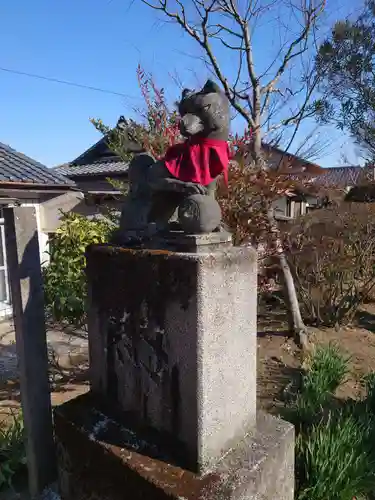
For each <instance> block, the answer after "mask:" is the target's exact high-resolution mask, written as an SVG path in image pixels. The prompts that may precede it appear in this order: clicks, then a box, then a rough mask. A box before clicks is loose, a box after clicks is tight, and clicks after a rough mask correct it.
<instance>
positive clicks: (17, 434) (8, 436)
mask: <svg viewBox="0 0 375 500" xmlns="http://www.w3.org/2000/svg"><path fill="white" fill-rule="evenodd" d="M25 464H26V449H25V432H24V426H23V419H22V415H21V414H19V415H18V416H14V417H13V421H12V423H11V425H10V426H8V425H6V424H5V423H4V422H0V489H3V488H5V487H9V486H11V484H12V479H13V477H14V475H15V474H16V473H17V472H18V471H19V470H20V468H21V467H22V466H23V465H25Z"/></svg>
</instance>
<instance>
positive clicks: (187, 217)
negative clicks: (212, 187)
mask: <svg viewBox="0 0 375 500" xmlns="http://www.w3.org/2000/svg"><path fill="white" fill-rule="evenodd" d="M178 220H179V222H180V224H181V227H182V230H183V231H184V232H185V233H186V234H204V233H206V234H207V233H211V232H212V231H214V230H215V229H216V228H217V227H219V225H220V221H221V210H220V206H219V204H218V202H217V201H216V200H215V197H214V196H207V195H202V194H194V195H191V196H187V197H186V198H185V199H184V200H183V201H182V203H180V205H179V207H178Z"/></svg>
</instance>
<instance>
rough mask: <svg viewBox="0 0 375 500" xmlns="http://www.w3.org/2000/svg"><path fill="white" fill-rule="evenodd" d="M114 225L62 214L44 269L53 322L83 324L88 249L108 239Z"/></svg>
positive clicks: (46, 294)
mask: <svg viewBox="0 0 375 500" xmlns="http://www.w3.org/2000/svg"><path fill="white" fill-rule="evenodd" d="M111 230H112V226H111V224H110V223H109V222H108V221H106V220H89V219H87V218H86V217H83V216H81V215H78V214H73V213H69V214H63V217H62V222H61V226H60V228H59V229H58V230H57V231H56V233H55V235H54V237H53V240H52V241H51V242H50V264H49V265H48V267H46V269H45V271H44V289H45V300H46V308H47V314H49V315H50V317H51V318H52V319H53V320H54V321H67V322H68V323H70V324H75V325H82V324H84V323H85V318H86V308H85V305H86V304H85V303H86V296H87V290H86V279H85V275H84V269H85V265H86V261H85V251H86V247H87V246H88V245H89V244H91V243H104V242H106V241H108V238H109V235H110V233H111Z"/></svg>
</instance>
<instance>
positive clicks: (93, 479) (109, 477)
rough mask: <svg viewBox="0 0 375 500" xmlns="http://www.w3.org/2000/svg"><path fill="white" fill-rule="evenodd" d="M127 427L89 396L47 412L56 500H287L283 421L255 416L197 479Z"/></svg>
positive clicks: (163, 444)
mask: <svg viewBox="0 0 375 500" xmlns="http://www.w3.org/2000/svg"><path fill="white" fill-rule="evenodd" d="M128 423H129V426H128V425H127V424H126V422H125V421H124V422H123V423H122V424H120V423H118V421H117V420H116V419H115V418H113V415H111V416H108V413H107V410H106V409H103V408H102V407H101V406H100V403H98V401H93V399H92V396H90V394H87V395H83V396H80V397H79V398H77V399H75V400H72V401H69V402H68V403H65V404H64V405H62V406H60V407H59V408H57V409H56V410H55V428H56V439H57V450H58V460H59V478H60V495H61V498H62V500H127V499H129V500H163V499H170V500H173V499H176V500H193V499H194V500H224V499H225V500H229V499H238V500H240V499H241V500H293V498H294V491H293V484H294V429H293V426H292V425H290V424H288V423H286V422H283V421H280V420H278V419H276V418H274V417H271V416H269V415H266V414H263V413H258V415H257V425H256V427H255V428H254V430H253V432H251V433H249V434H247V435H245V436H244V437H243V438H242V439H241V440H240V441H239V442H238V443H237V445H236V447H234V448H233V449H231V450H229V451H228V453H227V454H226V455H225V456H224V457H223V458H222V459H221V460H220V461H219V462H218V463H217V464H216V465H215V466H214V467H212V468H210V469H209V470H207V471H206V472H205V473H204V474H195V473H193V472H191V471H189V470H187V469H184V468H182V467H181V459H183V457H181V456H180V457H179V456H178V455H179V454H178V450H177V449H175V448H173V445H171V446H170V443H169V442H168V440H165V439H164V437H163V436H162V435H159V434H153V431H152V430H149V431H147V430H143V431H139V430H137V429H136V427H134V422H133V421H129V422H128ZM129 427H130V428H129ZM135 429H136V430H135Z"/></svg>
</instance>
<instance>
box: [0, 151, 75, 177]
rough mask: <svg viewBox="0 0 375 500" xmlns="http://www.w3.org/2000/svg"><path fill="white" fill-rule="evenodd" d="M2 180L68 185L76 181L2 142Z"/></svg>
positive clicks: (0, 157) (0, 170) (0, 173)
mask: <svg viewBox="0 0 375 500" xmlns="http://www.w3.org/2000/svg"><path fill="white" fill-rule="evenodd" d="M0 165H1V169H0V182H1V183H6V182H19V183H33V184H44V185H46V186H47V185H66V186H71V185H73V184H74V183H73V182H72V181H71V179H69V178H68V177H66V176H64V175H63V174H61V173H58V172H54V171H53V170H52V169H49V168H48V167H47V166H46V165H43V164H42V163H40V162H39V161H37V160H34V159H33V158H31V157H30V156H27V155H25V154H24V153H20V152H19V151H17V150H15V149H14V148H12V147H11V146H9V145H7V144H4V143H2V142H0Z"/></svg>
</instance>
